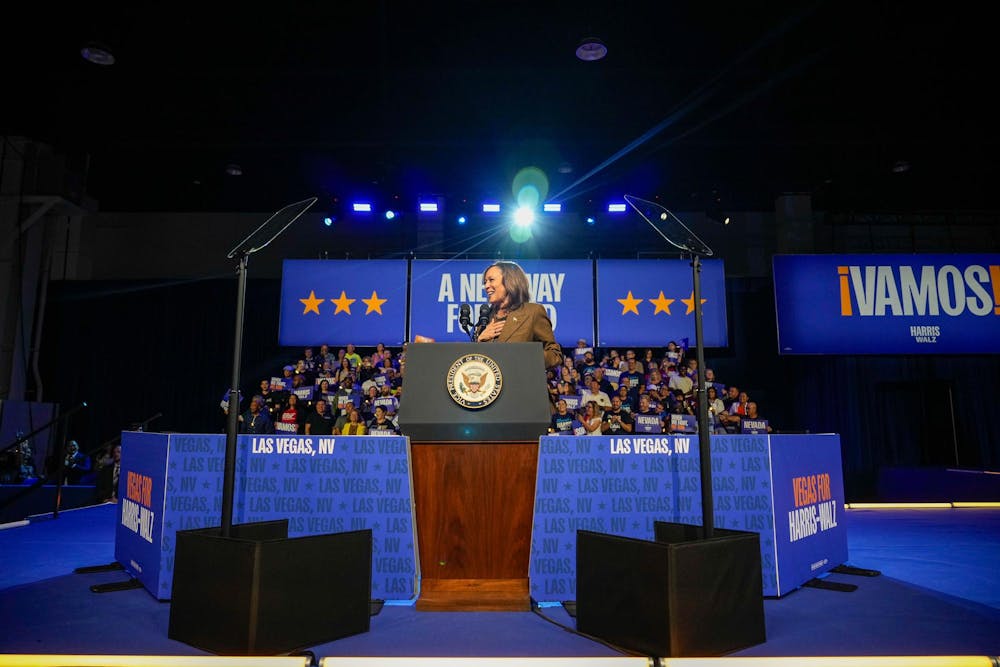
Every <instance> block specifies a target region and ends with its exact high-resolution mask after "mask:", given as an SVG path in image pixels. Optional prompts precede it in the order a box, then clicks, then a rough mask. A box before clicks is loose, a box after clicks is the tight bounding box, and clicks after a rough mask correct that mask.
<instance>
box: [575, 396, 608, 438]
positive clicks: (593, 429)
mask: <svg viewBox="0 0 1000 667" xmlns="http://www.w3.org/2000/svg"><path fill="white" fill-rule="evenodd" d="M577 419H578V420H579V421H580V424H581V426H582V427H583V433H584V434H586V435H601V422H603V421H604V411H603V410H601V409H600V408H599V407H598V406H597V403H596V402H595V401H587V402H586V403H584V405H583V410H581V411H580V412H579V414H578V416H577Z"/></svg>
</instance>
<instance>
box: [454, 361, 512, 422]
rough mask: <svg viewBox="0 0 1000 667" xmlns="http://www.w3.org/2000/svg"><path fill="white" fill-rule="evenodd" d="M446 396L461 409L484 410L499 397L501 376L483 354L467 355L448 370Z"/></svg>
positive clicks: (496, 365)
mask: <svg viewBox="0 0 1000 667" xmlns="http://www.w3.org/2000/svg"><path fill="white" fill-rule="evenodd" d="M446 382H447V387H448V394H449V395H450V396H451V399H452V400H453V401H455V402H456V403H458V404H459V405H461V406H462V407H463V408H469V409H472V410H478V409H479V408H485V407H486V406H487V405H489V404H490V403H492V402H493V401H495V400H496V399H497V396H499V395H500V390H501V389H502V388H503V374H502V373H501V372H500V366H499V364H497V362H495V361H494V360H493V359H490V358H489V357H487V356H486V355H483V354H467V355H465V356H462V357H459V358H458V359H456V360H455V363H453V364H452V365H451V368H449V369H448V376H447V379H446Z"/></svg>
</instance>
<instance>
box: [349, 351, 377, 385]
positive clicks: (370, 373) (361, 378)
mask: <svg viewBox="0 0 1000 667" xmlns="http://www.w3.org/2000/svg"><path fill="white" fill-rule="evenodd" d="M351 368H353V369H354V372H355V373H356V374H357V376H358V382H360V383H361V384H362V385H364V383H365V382H367V381H368V380H371V379H373V378H374V377H375V375H376V374H377V372H378V371H377V370H376V369H375V367H374V366H372V360H371V357H365V358H364V359H362V360H361V363H359V364H358V366H356V367H355V366H351Z"/></svg>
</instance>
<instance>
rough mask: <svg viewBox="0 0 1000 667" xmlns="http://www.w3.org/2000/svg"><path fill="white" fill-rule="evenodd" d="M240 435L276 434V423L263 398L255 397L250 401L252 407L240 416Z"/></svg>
mask: <svg viewBox="0 0 1000 667" xmlns="http://www.w3.org/2000/svg"><path fill="white" fill-rule="evenodd" d="M239 421H240V423H239V427H240V433H249V434H257V435H261V434H265V433H274V422H273V421H271V417H270V415H269V414H268V412H267V407H266V405H265V404H264V397H263V396H260V395H258V396H254V397H253V398H251V399H250V407H249V408H248V409H247V411H246V412H244V413H243V414H242V415H240V418H239Z"/></svg>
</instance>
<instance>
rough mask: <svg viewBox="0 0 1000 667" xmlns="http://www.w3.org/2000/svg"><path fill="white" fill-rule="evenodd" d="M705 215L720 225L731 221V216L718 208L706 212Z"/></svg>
mask: <svg viewBox="0 0 1000 667" xmlns="http://www.w3.org/2000/svg"><path fill="white" fill-rule="evenodd" d="M705 217H707V218H708V219H709V220H713V221H715V222H717V223H719V224H720V225H728V224H729V223H730V222H731V221H732V218H730V217H729V214H728V213H723V212H722V211H720V210H718V209H713V210H711V211H708V212H706V213H705Z"/></svg>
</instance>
